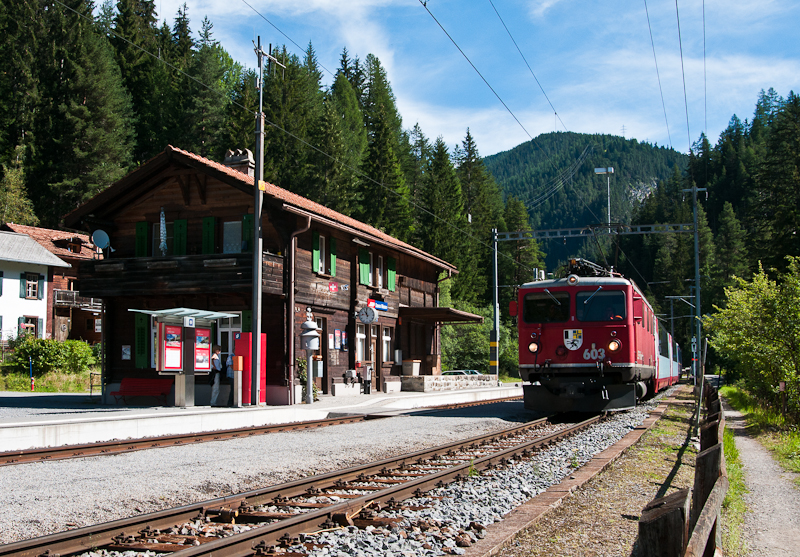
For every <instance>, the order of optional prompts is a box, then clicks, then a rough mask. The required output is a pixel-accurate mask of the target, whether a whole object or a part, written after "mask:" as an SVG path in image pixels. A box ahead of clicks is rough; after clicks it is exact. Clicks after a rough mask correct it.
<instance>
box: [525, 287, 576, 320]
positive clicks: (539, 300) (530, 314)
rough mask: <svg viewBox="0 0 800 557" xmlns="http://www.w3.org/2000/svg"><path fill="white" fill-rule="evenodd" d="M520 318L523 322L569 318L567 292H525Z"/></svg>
mask: <svg viewBox="0 0 800 557" xmlns="http://www.w3.org/2000/svg"><path fill="white" fill-rule="evenodd" d="M522 318H523V319H524V320H525V323H559V322H563V321H567V320H569V292H549V293H548V292H537V293H535V294H526V295H525V301H524V306H523V308H522Z"/></svg>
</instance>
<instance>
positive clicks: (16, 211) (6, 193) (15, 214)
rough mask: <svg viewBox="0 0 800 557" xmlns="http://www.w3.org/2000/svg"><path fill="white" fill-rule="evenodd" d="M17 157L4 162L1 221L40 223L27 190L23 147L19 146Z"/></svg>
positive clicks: (0, 192)
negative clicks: (23, 164) (8, 162)
mask: <svg viewBox="0 0 800 557" xmlns="http://www.w3.org/2000/svg"><path fill="white" fill-rule="evenodd" d="M16 151H17V152H16V155H17V156H16V158H15V159H14V160H13V161H12V162H11V163H10V164H8V165H6V164H3V167H2V168H3V179H2V180H0V223H5V222H15V223H17V224H25V225H28V226H36V225H37V224H39V218H38V217H37V216H36V214H35V213H34V211H33V203H31V200H30V199H28V195H27V193H26V190H25V176H24V172H23V169H22V159H23V156H22V154H23V153H22V151H23V147H17V149H16Z"/></svg>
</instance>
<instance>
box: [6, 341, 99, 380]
mask: <svg viewBox="0 0 800 557" xmlns="http://www.w3.org/2000/svg"><path fill="white" fill-rule="evenodd" d="M94 363H95V359H94V356H93V355H92V349H91V347H90V346H89V345H88V344H86V343H85V342H83V341H81V340H67V341H64V342H60V341H57V340H53V339H44V338H34V337H32V336H24V337H21V338H19V339H16V340H15V342H14V361H13V366H12V369H13V370H14V371H17V372H21V373H28V372H29V369H30V367H29V366H30V365H31V364H33V374H34V375H35V376H41V375H44V374H45V373H48V372H50V371H61V372H63V373H79V372H83V371H86V370H87V369H88V368H89V366H90V365H92V364H94Z"/></svg>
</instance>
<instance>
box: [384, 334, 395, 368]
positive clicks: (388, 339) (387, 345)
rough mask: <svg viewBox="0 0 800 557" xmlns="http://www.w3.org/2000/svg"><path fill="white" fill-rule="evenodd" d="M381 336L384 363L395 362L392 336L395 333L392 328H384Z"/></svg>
mask: <svg viewBox="0 0 800 557" xmlns="http://www.w3.org/2000/svg"><path fill="white" fill-rule="evenodd" d="M382 333H383V334H382V336H381V344H382V346H381V353H382V354H383V361H384V362H393V361H394V358H392V354H391V352H392V336H393V333H394V331H392V327H383V331H382Z"/></svg>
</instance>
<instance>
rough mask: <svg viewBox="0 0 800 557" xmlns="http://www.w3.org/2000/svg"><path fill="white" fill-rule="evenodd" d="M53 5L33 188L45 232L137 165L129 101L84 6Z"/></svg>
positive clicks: (29, 179)
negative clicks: (132, 163)
mask: <svg viewBox="0 0 800 557" xmlns="http://www.w3.org/2000/svg"><path fill="white" fill-rule="evenodd" d="M67 5H68V6H70V7H72V8H73V9H75V10H76V11H77V12H78V13H80V14H82V16H83V17H81V16H79V15H77V14H76V13H74V12H72V11H70V10H67V9H66V8H62V7H61V6H60V5H59V4H53V5H51V6H49V9H48V10H47V11H46V12H45V15H44V25H45V26H46V28H47V30H48V32H47V35H46V38H43V39H42V40H41V41H40V48H39V55H38V59H39V72H40V73H39V75H40V83H41V91H42V94H43V95H45V96H44V98H43V99H42V100H43V102H42V104H41V105H40V107H39V109H38V111H37V112H36V114H35V121H34V129H35V136H36V137H35V139H34V141H33V143H32V149H31V159H32V163H31V164H30V165H28V166H27V167H26V174H27V175H26V183H27V184H28V188H29V191H30V192H31V198H32V199H33V201H34V204H35V206H36V212H37V215H38V216H39V218H40V219H41V220H42V223H43V224H44V225H45V226H51V227H54V226H57V225H58V222H59V221H60V219H61V217H62V216H63V215H64V214H66V213H67V212H69V211H70V210H72V209H74V208H76V207H77V206H78V205H79V204H80V203H82V202H83V201H85V200H86V199H88V198H89V197H90V196H93V195H95V194H96V193H98V192H100V191H102V190H103V189H104V188H106V187H108V186H109V185H110V184H112V183H113V182H114V181H116V180H117V179H119V178H121V177H122V176H123V175H124V174H125V172H126V171H127V169H128V166H129V165H130V163H131V150H132V126H131V108H130V98H129V97H128V95H127V93H126V91H125V89H124V86H123V85H122V79H121V76H120V73H119V68H118V66H117V65H116V63H115V62H114V58H113V54H112V49H111V47H110V45H109V44H108V42H107V41H106V39H105V37H102V36H100V35H99V34H98V32H97V30H96V28H95V26H94V24H93V23H92V21H91V19H90V17H91V4H90V3H89V2H87V1H85V0H72V1H71V2H68V3H67Z"/></svg>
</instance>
